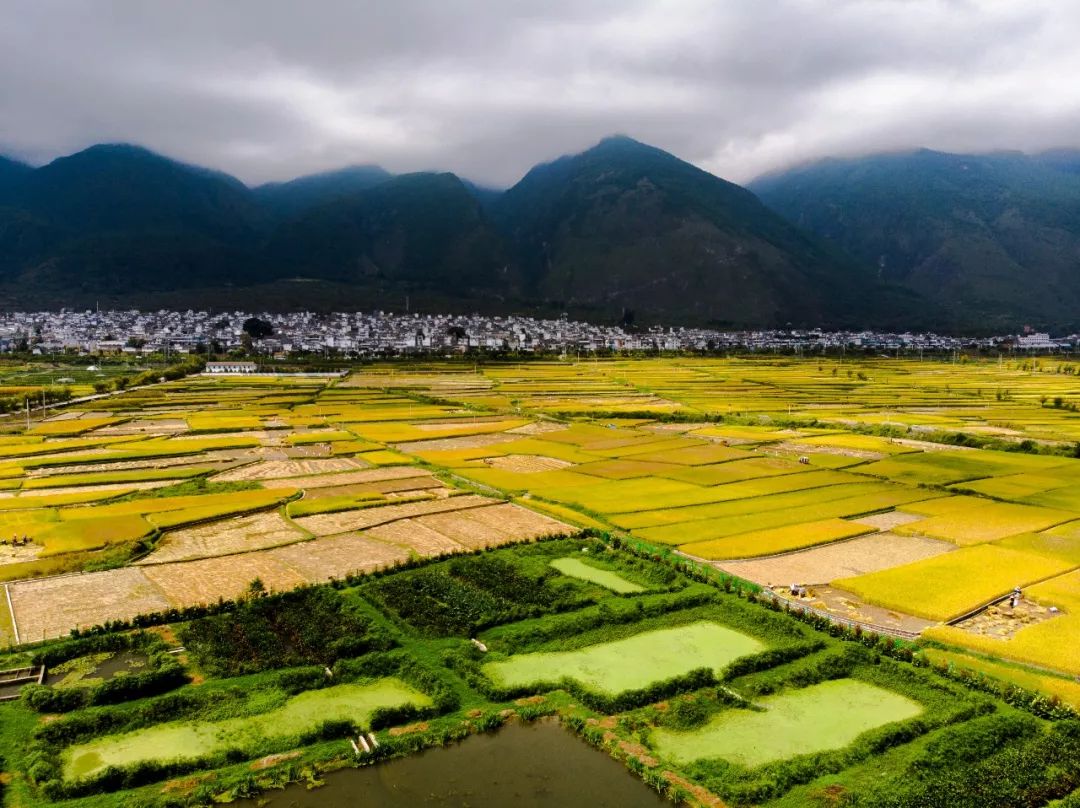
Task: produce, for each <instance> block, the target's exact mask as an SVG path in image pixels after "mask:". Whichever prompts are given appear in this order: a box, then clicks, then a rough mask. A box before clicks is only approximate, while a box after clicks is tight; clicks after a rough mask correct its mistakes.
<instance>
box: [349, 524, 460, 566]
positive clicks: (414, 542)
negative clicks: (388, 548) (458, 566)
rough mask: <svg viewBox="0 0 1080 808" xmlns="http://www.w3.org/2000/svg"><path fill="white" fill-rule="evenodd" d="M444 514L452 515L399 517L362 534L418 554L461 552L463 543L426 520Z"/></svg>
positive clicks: (430, 554)
mask: <svg viewBox="0 0 1080 808" xmlns="http://www.w3.org/2000/svg"><path fill="white" fill-rule="evenodd" d="M446 516H453V514H433V515H431V516H423V517H420V518H419V519H399V520H398V521H396V522H390V523H389V524H385V525H376V526H375V527H373V528H371V530H368V531H365V534H364V535H366V536H372V537H374V538H376V539H378V540H379V541H384V542H387V543H388V544H397V545H399V546H401V547H405V548H407V549H411V550H414V551H415V552H416V553H417V554H418V555H422V556H434V555H439V554H440V553H458V552H461V551H462V550H463V549H464V546H463V545H461V544H459V543H458V542H456V541H454V540H453V539H452V538H450V536H448V535H446V534H444V533H442V532H440V531H439V530H438V529H436V528H435V527H434V526H433V525H431V524H429V523H428V522H427V520H431V519H438V518H440V517H446Z"/></svg>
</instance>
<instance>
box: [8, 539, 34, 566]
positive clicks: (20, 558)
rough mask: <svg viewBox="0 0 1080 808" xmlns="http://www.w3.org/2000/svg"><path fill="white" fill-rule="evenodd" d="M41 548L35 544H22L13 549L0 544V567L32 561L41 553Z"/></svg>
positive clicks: (10, 546)
mask: <svg viewBox="0 0 1080 808" xmlns="http://www.w3.org/2000/svg"><path fill="white" fill-rule="evenodd" d="M41 550H42V548H41V546H40V545H37V544H22V545H19V546H18V547H13V546H12V545H10V544H0V565H4V564H22V563H23V562H25V561H33V560H34V559H35V558H37V557H38V555H39V554H40V553H41Z"/></svg>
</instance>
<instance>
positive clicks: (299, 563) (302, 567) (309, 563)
mask: <svg viewBox="0 0 1080 808" xmlns="http://www.w3.org/2000/svg"><path fill="white" fill-rule="evenodd" d="M265 554H266V555H268V556H270V557H271V558H273V559H274V560H275V561H277V562H280V563H281V564H283V565H286V566H288V567H289V568H290V569H291V570H295V571H296V573H297V574H298V575H300V576H302V577H303V579H304V580H306V581H308V582H309V583H322V582H323V581H328V580H329V579H331V578H339V579H340V578H344V577H345V576H346V575H349V574H351V573H360V572H371V571H372V570H377V569H381V568H383V567H389V566H392V565H394V564H397V563H400V562H402V561H405V560H406V559H407V558H408V557H409V552H408V550H405V549H403V548H401V547H398V546H396V545H393V544H387V543H386V542H381V541H377V540H375V539H373V538H365V537H364V536H355V535H347V536H333V537H330V538H326V539H315V540H314V541H308V542H302V543H300V544H290V545H288V546H287V547H278V548H276V549H274V550H267V551H266V552H265ZM256 555H262V553H257V554H256ZM240 557H241V558H243V557H244V556H240Z"/></svg>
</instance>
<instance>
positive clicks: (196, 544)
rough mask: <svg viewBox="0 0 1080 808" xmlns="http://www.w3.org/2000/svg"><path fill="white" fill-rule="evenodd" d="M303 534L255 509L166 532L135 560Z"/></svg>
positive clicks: (180, 556)
mask: <svg viewBox="0 0 1080 808" xmlns="http://www.w3.org/2000/svg"><path fill="white" fill-rule="evenodd" d="M303 538H306V536H305V534H304V533H303V532H301V531H300V530H298V529H297V528H296V527H295V526H293V525H292V524H290V523H289V522H287V521H286V520H285V519H284V518H282V516H281V515H280V514H278V513H276V512H274V513H257V514H252V515H251V516H241V517H239V518H236V519H225V520H222V521H217V522H210V523H209V524H205V525H199V526H198V527H190V528H185V529H183V530H174V531H171V532H169V533H166V534H165V536H164V538H163V539H162V540H161V541H160V542H159V543H158V546H157V547H156V548H155V549H154V551H153V552H152V553H150V555H148V556H147V557H146V558H144V559H142V560H141V561H138V562H136V563H138V564H161V563H163V562H166V561H189V560H191V559H196V558H211V557H213V556H223V555H231V554H233V553H246V552H250V551H251V550H264V549H266V548H268V547H277V546H279V545H282V544H291V543H292V542H295V541H299V540H301V539H303Z"/></svg>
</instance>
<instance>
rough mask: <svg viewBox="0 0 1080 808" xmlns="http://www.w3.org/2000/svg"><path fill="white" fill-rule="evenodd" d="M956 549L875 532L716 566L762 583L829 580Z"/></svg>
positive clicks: (929, 541)
mask: <svg viewBox="0 0 1080 808" xmlns="http://www.w3.org/2000/svg"><path fill="white" fill-rule="evenodd" d="M955 549H956V547H955V546H954V545H952V544H950V543H948V542H944V541H937V540H936V539H926V538H922V537H921V536H899V535H897V534H895V533H872V534H870V535H869V536H860V537H858V538H855V539H850V540H848V541H841V542H834V543H831V544H825V545H822V546H819V547H810V548H808V549H806V550H798V551H796V552H793V553H785V554H784V555H779V556H773V557H772V558H760V559H747V560H745V561H719V562H717V563H716V564H715V566H716V567H717V568H719V569H722V570H724V571H725V572H730V573H731V574H732V575H737V576H738V577H740V578H745V579H746V580H748V581H753V582H754V583H757V584H761V585H762V586H768V585H769V584H774V585H776V586H787V585H788V584H791V583H798V584H825V583H828V582H829V581H835V580H837V579H838V578H847V577H853V576H856V575H864V574H866V573H868V572H877V571H878V570H883V569H889V568H890V567H898V566H900V565H901V564H911V563H913V562H915V561H921V560H923V559H925V558H931V557H933V556H936V555H940V554H941V553H947V552H950V551H952V550H955Z"/></svg>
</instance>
